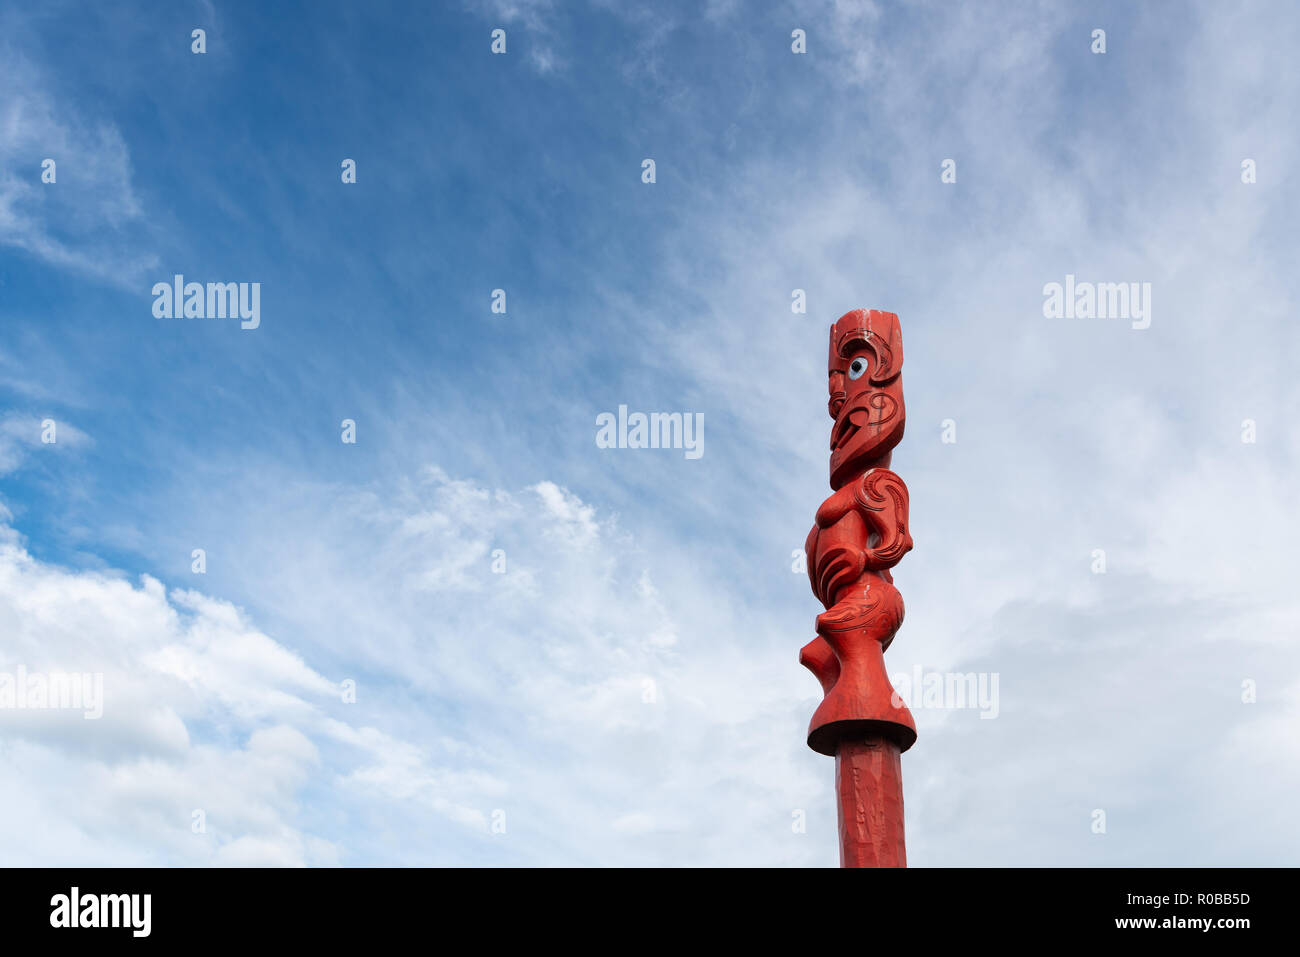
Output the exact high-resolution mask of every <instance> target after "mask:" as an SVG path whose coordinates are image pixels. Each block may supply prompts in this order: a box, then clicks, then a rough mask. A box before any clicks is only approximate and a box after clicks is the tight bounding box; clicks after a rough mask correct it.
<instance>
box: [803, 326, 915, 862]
mask: <svg viewBox="0 0 1300 957" xmlns="http://www.w3.org/2000/svg"><path fill="white" fill-rule="evenodd" d="M902 365H903V338H902V333H901V332H900V330H899V327H898V316H896V315H894V314H893V313H892V312H879V311H877V310H875V309H871V310H867V309H855V310H854V311H853V312H849V313H845V314H844V315H843V316H841V317H840V319H839V321H838V322H836V323H835V325H833V326H831V346H830V362H829V367H828V372H829V377H830V381H829V388H830V403H829V405H828V409H829V411H830V414H831V418H832V419H834V420H835V425H834V426H833V427H832V428H831V469H830V473H831V488H832V489H834V491H833V492H832V493H831V496H830V498H828V499H826V501H824V502H822V504H821V508H819V509H817V524H815V525H814V526H813V529H812V531H811V532H809V533H808V541H807V543H806V544H805V545H804V551H805V552H806V553H807V557H808V578H809V580H810V581H811V583H812V590H813V592H814V594H816V595H817V598H818V599H819V600H820V601H821V603H822V604H823V605H824V606H826V611H825V612H823V613H822V614H820V615H818V616H817V637H816V638H814V639H813V640H812V641H810V642H809V643H808V644H807V645H805V646H804V648H803V650H802V651H801V652H800V655H799V661H800V662H801V663H802V664H803V665H804V667H806V668H807V669H808V670H809V671H811V672H812V673H813V674H814V675H816V676H817V680H818V681H820V682H821V685H822V690H823V691H824V692H825V694H826V697H825V699H824V700H823V701H822V703H821V706H820V707H818V708H817V711H816V712H815V713H814V714H813V717H812V722H811V723H810V724H809V725H808V746H809V747H810V748H812V749H813V750H814V751H817V752H820V753H821V754H826V755H833V756H834V757H835V791H836V795H837V799H838V802H839V824H840V866H841V867H906V866H907V852H906V849H905V845H904V840H903V779H902V767H901V764H902V762H901V760H900V757H899V756H900V755H901V754H902V753H903V752H904V751H906V750H907V749H908V748H910V747H911V746H912V744H913V743H914V742H915V741H916V724H915V723H914V722H913V721H912V715H911V714H910V713H909V712H908V710H907V707H906V706H905V705H903V703H902V701H901V700H900V699H899V698H898V697H897V696H896V695H895V694H894V689H893V686H892V685H890V683H889V677H888V676H887V675H886V674H885V658H884V652H885V649H886V648H888V647H889V644H890V642H892V641H893V640H894V633H895V632H897V631H898V626H899V625H901V624H902V623H903V598H902V596H901V595H899V593H898V589H897V588H895V587H894V579H893V576H892V575H891V574H890V573H889V570H890V569H891V568H893V567H894V566H895V565H897V564H898V562H899V560H900V559H901V558H902V557H903V556H904V555H905V554H907V552H908V551H910V550H911V548H912V536H911V535H909V534H908V531H907V486H906V485H904V484H903V480H902V479H901V478H899V477H898V476H897V475H895V474H894V473H893V472H891V471H890V470H889V463H890V458H891V456H892V453H893V450H894V446H896V445H898V443H899V440H901V439H902V438H903V421H904V418H905V413H904V409H903V382H902V376H901V375H900V370H901V368H902Z"/></svg>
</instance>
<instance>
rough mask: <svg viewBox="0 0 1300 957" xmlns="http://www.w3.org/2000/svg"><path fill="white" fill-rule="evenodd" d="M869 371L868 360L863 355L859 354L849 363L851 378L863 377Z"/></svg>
mask: <svg viewBox="0 0 1300 957" xmlns="http://www.w3.org/2000/svg"><path fill="white" fill-rule="evenodd" d="M866 371H867V360H866V359H865V358H864V357H863V356H858V357H857V358H856V359H854V360H853V361H852V362H850V363H849V378H850V379H861V378H862V376H863V375H864V374H865V373H866Z"/></svg>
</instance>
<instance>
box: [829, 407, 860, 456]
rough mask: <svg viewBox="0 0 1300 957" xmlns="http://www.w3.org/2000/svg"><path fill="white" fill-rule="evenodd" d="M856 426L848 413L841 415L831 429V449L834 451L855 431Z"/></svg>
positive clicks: (851, 436)
mask: <svg viewBox="0 0 1300 957" xmlns="http://www.w3.org/2000/svg"><path fill="white" fill-rule="evenodd" d="M857 431H858V427H857V425H856V424H854V422H853V420H852V419H850V418H849V417H848V415H841V416H840V417H839V419H837V420H836V422H835V428H833V429H831V451H832V452H834V451H836V450H837V449H839V448H840V447H841V446H843V445H844V444H845V443H846V442H848V441H849V440H850V439H851V438H853V436H854V435H855V434H856V433H857Z"/></svg>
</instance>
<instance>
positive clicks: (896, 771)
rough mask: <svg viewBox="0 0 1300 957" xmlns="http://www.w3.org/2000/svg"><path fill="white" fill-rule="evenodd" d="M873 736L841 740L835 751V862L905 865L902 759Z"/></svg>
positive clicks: (891, 745)
mask: <svg viewBox="0 0 1300 957" xmlns="http://www.w3.org/2000/svg"><path fill="white" fill-rule="evenodd" d="M900 754H901V752H900V751H899V748H898V745H897V744H896V743H895V742H893V741H891V740H889V739H888V738H885V737H883V736H879V735H872V736H868V737H865V738H857V739H853V738H849V739H845V740H842V741H841V742H840V743H839V747H838V748H837V749H836V752H835V791H836V800H837V803H838V804H839V822H840V866H841V867H906V866H907V849H906V846H905V843H904V839H903V766H902V765H903V762H902V759H901V757H900Z"/></svg>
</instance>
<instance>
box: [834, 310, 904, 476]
mask: <svg viewBox="0 0 1300 957" xmlns="http://www.w3.org/2000/svg"><path fill="white" fill-rule="evenodd" d="M902 366H903V337H902V333H901V332H900V330H899V328H898V316H896V315H894V314H893V313H892V312H880V311H878V310H875V309H871V310H866V309H855V310H854V311H853V312H849V313H845V314H844V315H843V316H841V317H840V319H839V321H837V322H836V323H835V325H833V326H831V343H830V360H829V363H828V367H827V371H828V378H829V381H828V387H829V390H830V402H829V403H828V405H827V409H828V411H829V412H830V414H831V418H833V419H834V420H835V425H834V426H833V427H832V429H831V487H832V488H835V489H838V488H840V487H842V486H843V485H844V484H845V483H847V482H848V481H849V480H850V479H852V478H853V477H854V476H855V475H858V474H860V473H862V472H865V471H866V470H867V469H869V468H877V467H887V466H888V465H889V453H890V452H891V451H892V450H893V448H894V446H896V445H897V444H898V443H899V440H900V439H902V437H903V422H904V418H905V413H904V409H903V380H902V376H901V375H900V374H899V373H900V370H901V369H902Z"/></svg>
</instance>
